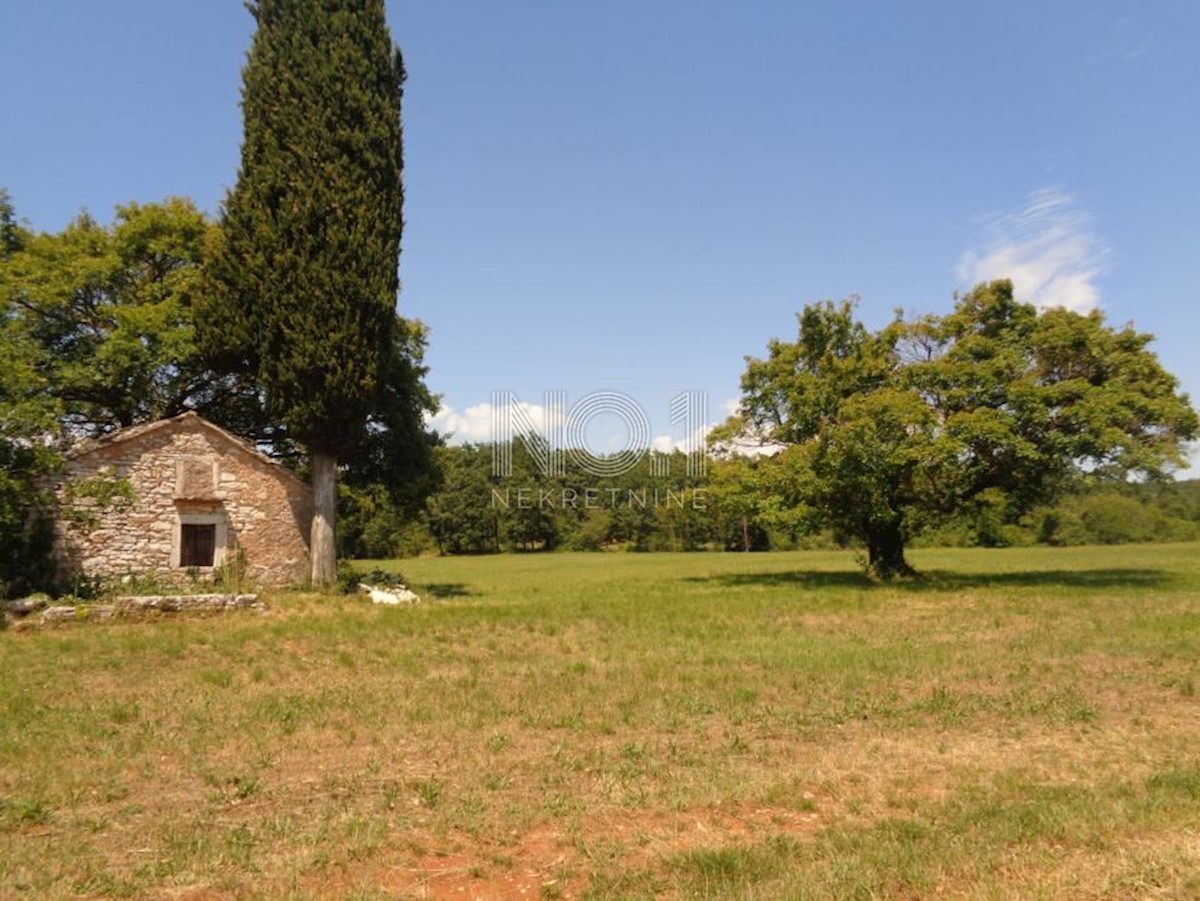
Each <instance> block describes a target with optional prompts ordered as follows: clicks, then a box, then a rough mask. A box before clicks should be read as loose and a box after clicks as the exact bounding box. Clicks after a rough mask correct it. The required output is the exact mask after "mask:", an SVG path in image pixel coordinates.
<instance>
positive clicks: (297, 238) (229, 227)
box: [197, 0, 404, 584]
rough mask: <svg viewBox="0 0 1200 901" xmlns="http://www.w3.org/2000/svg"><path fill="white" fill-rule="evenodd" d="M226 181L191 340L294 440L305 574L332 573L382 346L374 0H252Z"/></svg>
mask: <svg viewBox="0 0 1200 901" xmlns="http://www.w3.org/2000/svg"><path fill="white" fill-rule="evenodd" d="M248 8H249V10H250V12H251V14H252V15H253V16H254V17H255V19H256V21H257V30H256V32H255V35H254V40H253V43H252V45H251V48H250V52H249V56H248V59H247V63H246V67H245V69H244V71H243V87H242V113H243V118H244V130H245V131H244V138H243V143H242V153H241V167H240V169H239V172H238V179H237V184H236V185H235V187H234V188H233V190H232V191H231V192H230V193H229V195H228V197H227V198H226V200H225V204H224V207H223V210H222V223H221V225H222V228H221V229H220V231H219V234H218V237H217V238H216V240H215V241H214V244H213V246H212V247H211V249H210V250H211V252H210V253H209V255H208V259H207V265H206V282H207V290H206V291H205V292H204V294H205V296H204V298H203V300H201V302H200V303H199V304H198V310H197V329H198V337H199V340H200V343H201V346H202V347H203V348H205V349H206V351H207V352H208V354H209V356H210V357H211V358H212V359H213V360H214V361H215V362H217V363H218V364H222V365H223V366H224V368H226V369H227V370H229V371H240V372H244V373H247V374H249V375H251V376H252V377H254V378H255V379H256V380H257V382H258V384H259V385H260V386H261V388H262V392H263V401H264V403H265V406H266V410H267V413H268V415H270V416H271V417H273V418H275V419H276V420H277V421H278V422H280V423H281V424H283V425H284V426H285V427H286V429H287V432H288V434H289V435H290V436H291V437H292V438H294V439H296V440H298V441H300V442H301V443H302V444H304V445H305V446H306V447H307V449H308V451H309V456H310V464H311V471H312V482H313V494H314V514H315V515H314V517H313V525H312V541H311V548H310V551H311V557H312V580H313V582H314V583H316V584H328V583H329V582H331V581H332V580H333V578H334V570H335V566H336V551H335V544H334V527H335V518H336V498H337V488H336V479H337V475H336V474H337V465H338V461H339V459H344V458H345V457H346V456H347V455H349V454H351V453H353V452H354V449H355V448H356V447H358V446H359V445H360V443H361V442H362V440H363V437H364V433H365V429H366V422H367V420H368V417H369V416H370V415H371V413H372V412H373V411H374V410H375V409H376V407H377V404H378V402H379V398H380V394H381V391H382V389H383V387H384V383H385V380H386V375H387V372H388V371H389V367H390V362H391V354H392V353H393V346H394V342H393V326H394V322H395V318H396V317H395V307H396V295H397V291H398V289H399V275H398V262H399V255H400V237H401V231H402V229H403V214H402V205H403V197H404V189H403V182H402V169H403V162H402V142H401V123H400V105H401V99H402V96H403V83H404V64H403V60H402V58H401V55H400V51H399V50H398V49H397V48H396V46H395V45H394V44H393V42H392V39H391V36H390V33H389V31H388V26H387V21H386V16H385V10H384V0H253V2H250V3H249V4H248Z"/></svg>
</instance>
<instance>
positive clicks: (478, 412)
mask: <svg viewBox="0 0 1200 901" xmlns="http://www.w3.org/2000/svg"><path fill="white" fill-rule="evenodd" d="M519 406H520V408H521V410H522V411H523V412H524V414H525V417H526V419H524V420H521V419H518V420H517V421H522V422H524V421H528V422H531V423H532V424H533V426H534V428H535V429H537V430H539V431H542V432H544V431H545V428H546V407H545V406H543V405H542V404H528V403H524V402H522V403H521V404H519ZM495 412H496V408H494V407H493V406H492V404H490V403H482V404H475V405H474V406H473V407H467V408H466V409H465V410H462V411H459V410H456V409H454V408H453V407H442V408H441V409H440V410H438V412H437V413H436V414H435V415H433V416H426V417H425V424H426V425H427V426H429V427H430V428H432V429H436V430H437V431H438V432H440V433H441V434H443V435H446V436H448V438H449V443H450V444H471V443H486V442H489V441H491V440H492V439H493V428H494V426H493V423H494V422H495V416H494V415H493V414H494V413H495Z"/></svg>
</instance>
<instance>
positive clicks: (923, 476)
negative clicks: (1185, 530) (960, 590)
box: [716, 281, 1198, 578]
mask: <svg viewBox="0 0 1200 901" xmlns="http://www.w3.org/2000/svg"><path fill="white" fill-rule="evenodd" d="M798 319H799V334H798V336H797V338H796V340H795V341H779V340H775V341H772V342H770V344H769V345H768V354H767V356H766V358H765V359H753V358H749V359H748V365H747V369H746V373H745V375H744V376H743V378H742V392H743V396H742V401H741V407H740V410H739V413H738V414H737V415H736V416H735V417H733V418H732V419H731V420H730V421H729V422H727V423H726V424H725V425H724V426H723V427H722V429H721V430H720V431H719V432H718V434H717V435H716V439H717V441H722V440H723V441H729V440H732V439H735V438H737V437H739V436H746V435H753V436H755V437H756V438H757V439H758V440H761V441H763V442H765V443H770V444H775V445H778V446H780V447H782V448H783V451H782V453H780V454H779V455H778V457H777V458H776V460H775V461H774V464H773V465H775V466H776V467H783V468H784V469H785V470H786V471H787V473H788V475H789V478H788V479H787V480H786V486H787V487H786V489H785V490H786V492H787V494H788V498H789V502H790V503H791V505H792V506H794V507H795V508H796V509H797V511H798V512H799V515H800V516H801V517H802V518H803V519H805V520H806V521H807V522H808V523H809V524H810V525H812V526H819V525H826V526H831V527H833V528H834V529H835V530H836V531H838V532H840V533H842V534H844V535H847V536H852V537H854V538H856V539H858V540H859V541H861V542H862V543H863V544H864V545H865V547H866V549H867V553H868V565H869V567H870V568H871V570H872V571H873V572H875V573H876V574H877V575H879V576H881V577H884V578H888V577H892V576H896V575H904V574H907V573H909V572H911V568H910V567H909V565H908V563H907V561H906V559H905V555H904V547H905V544H906V542H908V541H909V540H910V539H911V538H912V537H913V536H914V535H916V534H918V533H920V532H921V531H922V530H924V529H926V528H928V527H930V526H932V525H936V524H937V523H939V522H940V521H944V520H945V519H946V518H947V517H950V516H953V515H955V514H958V513H961V512H962V511H964V510H966V509H969V508H971V507H972V506H979V505H990V506H993V507H999V508H1000V509H1001V510H1002V515H1004V516H1006V517H1014V518H1015V517H1016V516H1019V515H1020V514H1021V513H1023V512H1025V511H1028V510H1029V509H1031V508H1032V507H1033V506H1034V505H1035V504H1038V503H1043V502H1046V501H1047V500H1050V499H1052V498H1053V497H1054V496H1055V495H1056V494H1057V493H1058V492H1060V491H1061V490H1062V489H1063V488H1064V487H1065V486H1066V485H1067V484H1069V483H1070V481H1071V479H1072V478H1073V477H1075V476H1077V475H1078V474H1079V473H1081V472H1087V473H1090V474H1091V475H1092V476H1093V477H1095V478H1106V479H1111V480H1122V479H1127V478H1130V477H1140V478H1149V479H1154V478H1159V477H1162V476H1164V475H1166V474H1167V473H1168V472H1169V471H1170V470H1171V468H1172V467H1176V466H1180V465H1182V464H1183V463H1184V458H1183V449H1182V444H1183V442H1185V441H1187V440H1189V439H1192V438H1194V437H1195V436H1196V432H1197V426H1198V422H1197V416H1196V412H1195V411H1194V410H1193V409H1192V407H1191V405H1190V403H1189V401H1188V398H1187V397H1186V395H1184V394H1182V393H1181V392H1180V391H1179V383H1178V381H1177V380H1176V379H1175V377H1174V376H1172V375H1171V374H1170V373H1168V372H1167V371H1166V370H1164V369H1163V367H1162V366H1161V364H1160V363H1159V362H1158V359H1157V358H1156V357H1155V355H1154V354H1153V352H1151V351H1150V349H1149V344H1150V342H1151V341H1152V337H1151V336H1150V335H1146V334H1143V333H1140V332H1138V331H1136V330H1135V329H1134V328H1133V327H1132V326H1131V325H1127V326H1124V327H1121V328H1112V327H1110V326H1109V325H1107V324H1106V323H1105V320H1104V316H1103V314H1102V313H1100V312H1099V311H1094V312H1092V313H1088V314H1079V313H1074V312H1070V311H1067V310H1064V309H1050V310H1046V311H1042V312H1039V311H1038V310H1037V308H1036V307H1034V306H1033V305H1030V304H1026V303H1021V302H1018V301H1017V300H1016V299H1015V298H1014V296H1013V288H1012V283H1011V282H1009V281H995V282H991V283H989V284H983V285H980V286H978V287H976V288H975V289H974V290H973V291H971V292H970V293H968V294H966V295H965V296H963V297H961V298H959V299H958V301H957V303H956V304H955V307H954V309H953V311H952V312H950V313H948V314H946V315H928V316H921V317H917V318H912V319H906V318H904V317H903V316H902V315H898V316H897V317H896V319H895V320H894V321H892V322H891V323H889V324H888V325H886V326H885V327H883V328H881V329H879V330H877V331H871V330H869V329H868V328H866V326H864V325H863V324H862V323H861V322H859V321H858V320H857V319H856V318H855V311H854V304H853V302H850V301H847V302H843V303H841V304H834V303H832V302H825V303H820V304H813V305H809V306H807V307H805V309H804V310H803V311H802V312H801V313H800V314H799V317H798Z"/></svg>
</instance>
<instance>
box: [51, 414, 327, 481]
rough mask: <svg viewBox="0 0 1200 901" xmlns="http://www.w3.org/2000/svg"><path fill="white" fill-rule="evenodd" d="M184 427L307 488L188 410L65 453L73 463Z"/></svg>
mask: <svg viewBox="0 0 1200 901" xmlns="http://www.w3.org/2000/svg"><path fill="white" fill-rule="evenodd" d="M183 425H196V426H199V427H200V428H202V429H204V430H205V431H207V432H209V433H211V434H213V435H216V436H217V437H218V438H220V439H222V440H223V441H224V442H225V443H226V444H228V445H230V446H231V447H233V448H234V449H235V450H238V451H241V452H242V453H243V454H246V455H248V456H250V457H253V458H254V459H255V460H257V461H258V462H260V463H266V464H268V465H270V466H273V467H275V468H276V469H277V470H278V471H279V473H280V474H281V475H283V476H286V477H287V478H290V479H293V480H294V481H296V482H299V483H300V484H301V485H303V486H304V487H305V488H307V487H308V483H307V482H305V481H304V480H303V479H302V478H300V477H299V476H297V475H296V474H295V473H294V472H292V471H291V470H290V469H288V468H287V467H285V466H282V465H280V463H279V461H278V460H272V459H271V458H270V457H268V456H267V455H266V454H264V453H263V452H262V451H260V450H259V449H258V448H256V447H255V446H254V445H253V444H251V443H250V442H248V441H243V440H242V439H241V438H238V437H237V436H236V435H234V434H232V433H230V432H227V431H225V430H224V429H223V428H221V427H220V426H218V425H214V424H213V423H211V422H209V421H208V420H207V419H205V418H204V417H203V416H201V415H200V414H199V413H197V412H196V411H195V410H188V411H187V412H186V413H180V414H179V415H178V416H172V417H171V418H170V419H159V420H156V421H154V422H145V423H142V424H141V425H134V426H129V427H128V428H124V429H120V430H118V431H116V432H113V433H111V434H109V435H105V436H104V437H103V438H98V439H96V440H94V441H88V442H85V443H83V444H81V445H79V446H78V447H76V448H74V449H72V450H71V451H70V452H69V453H68V454H67V459H72V460H74V459H78V458H80V457H86V456H88V455H89V454H93V453H96V452H97V451H102V450H106V449H107V448H110V447H113V446H114V445H117V444H124V443H125V442H126V441H131V440H133V439H134V438H141V437H142V436H143V435H148V434H150V433H151V432H157V431H160V430H162V429H167V430H170V429H175V428H178V427H179V426H183Z"/></svg>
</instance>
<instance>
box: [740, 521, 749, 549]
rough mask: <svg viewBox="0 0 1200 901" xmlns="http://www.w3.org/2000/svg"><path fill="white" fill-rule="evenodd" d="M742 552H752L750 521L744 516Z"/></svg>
mask: <svg viewBox="0 0 1200 901" xmlns="http://www.w3.org/2000/svg"><path fill="white" fill-rule="evenodd" d="M742 552H743V553H745V554H748V553H750V523H749V521H748V520H747V519H746V517H744V516H743V517H742Z"/></svg>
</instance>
